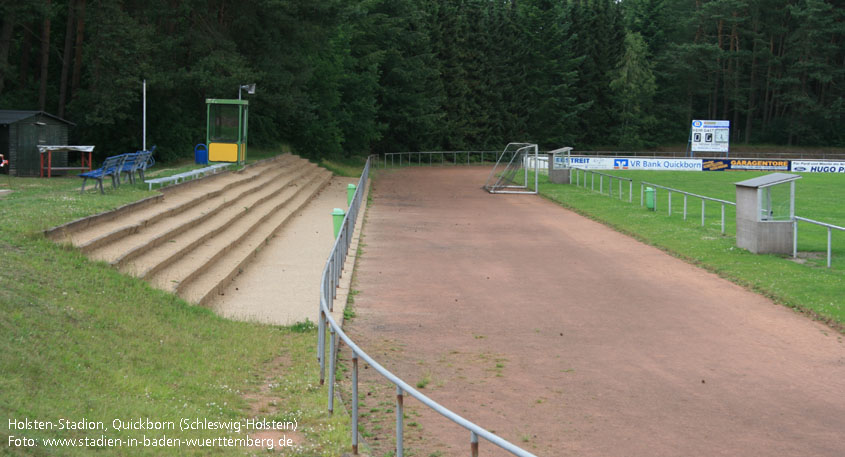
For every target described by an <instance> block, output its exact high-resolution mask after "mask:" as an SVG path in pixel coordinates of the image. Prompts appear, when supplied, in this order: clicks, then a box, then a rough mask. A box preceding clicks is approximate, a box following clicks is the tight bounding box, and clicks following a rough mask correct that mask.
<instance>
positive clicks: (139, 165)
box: [117, 146, 156, 184]
mask: <svg viewBox="0 0 845 457" xmlns="http://www.w3.org/2000/svg"><path fill="white" fill-rule="evenodd" d="M155 149H156V147H155V146H153V147H152V149H150V150H149V151H137V152H133V153H129V154H123V155H124V156H125V157H126V160H124V162H123V166H121V167H120V173H118V178H117V179H118V184H120V182H119V181H120V175H121V174H123V173H126V174H128V175H129V182H131V183H132V184H135V173H138V176H140V177H141V180H142V181H143V180H144V170H146V169H147V168H149V167H151V166H152V165H153V164H154V163H155V159H153V152H154V151H155Z"/></svg>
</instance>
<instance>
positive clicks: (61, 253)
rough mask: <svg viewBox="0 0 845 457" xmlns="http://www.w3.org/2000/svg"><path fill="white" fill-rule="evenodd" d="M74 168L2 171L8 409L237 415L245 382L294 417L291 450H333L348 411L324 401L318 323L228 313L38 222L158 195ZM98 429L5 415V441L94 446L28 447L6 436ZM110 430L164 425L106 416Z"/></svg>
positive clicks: (2, 335) (3, 392) (52, 415)
mask: <svg viewBox="0 0 845 457" xmlns="http://www.w3.org/2000/svg"><path fill="white" fill-rule="evenodd" d="M78 186H79V179H78V178H53V179H50V180H47V179H38V178H11V180H9V181H7V178H6V177H3V179H2V180H0V189H2V188H8V187H11V188H12V189H13V190H14V192H13V193H11V194H8V195H5V196H0V259H2V260H0V265H2V267H0V353H2V356H0V373H3V375H2V376H0V417H3V418H16V419H23V418H29V419H38V420H42V421H53V422H56V421H58V419H60V418H67V419H70V420H74V421H79V420H82V419H83V418H84V419H86V420H89V421H102V422H104V423H105V425H106V427H108V428H109V429H110V428H111V423H112V421H113V420H114V419H123V420H130V419H133V418H134V419H137V418H139V417H141V418H147V417H148V418H150V419H151V420H157V421H174V422H176V423H177V426H178V422H179V420H180V419H182V418H189V419H195V418H200V419H203V418H207V419H209V420H228V419H235V420H240V419H244V418H246V417H247V416H248V415H251V412H250V411H251V409H250V408H251V406H250V400H249V399H248V395H247V394H249V393H251V392H252V393H255V392H261V391H262V386H265V388H266V386H270V388H269V389H266V390H267V391H266V392H264V393H262V395H264V396H267V397H270V398H273V400H274V401H275V402H276V405H275V406H274V407H273V408H270V409H267V410H266V411H260V412H259V413H258V415H259V417H267V418H268V419H277V420H278V419H293V418H296V419H297V421H298V422H299V431H300V432H304V435H305V437H306V442H305V443H304V446H303V447H302V448H301V449H299V450H298V451H297V452H295V453H294V454H293V455H339V454H341V453H342V452H344V451H345V450H347V448H348V444H349V438H348V437H349V425H348V417H347V416H345V415H344V414H342V413H336V414H335V415H334V416H331V417H330V416H328V414H327V413H326V395H327V389H326V386H319V382H318V380H319V373H318V371H319V367H318V366H317V364H316V363H315V360H314V346H315V342H316V336H317V331H316V330H315V329H314V326H313V324H310V323H304V324H298V325H296V326H292V327H274V326H268V325H259V324H252V323H242V322H234V321H228V320H226V319H222V318H220V317H218V316H217V315H215V314H214V313H213V312H211V311H209V310H208V309H205V308H201V307H196V306H191V305H189V304H187V303H186V302H184V301H183V300H181V299H179V298H178V297H176V296H175V295H172V294H168V293H165V292H162V291H159V290H156V289H153V288H151V287H150V286H148V285H147V284H146V283H145V282H143V281H140V280H138V279H135V278H132V277H129V276H126V275H123V274H121V273H119V272H118V271H116V270H115V269H113V268H111V267H110V266H108V265H106V264H104V263H102V262H94V261H91V260H89V259H87V258H86V257H85V256H83V255H82V254H81V253H80V252H78V251H77V250H76V249H74V248H70V247H66V246H59V245H56V244H54V243H52V242H51V241H49V240H47V239H46V238H45V237H44V235H43V233H42V232H43V230H45V229H47V228H49V227H52V226H55V225H59V224H62V223H65V222H68V221H71V220H74V219H77V218H80V217H83V216H86V215H90V214H94V213H97V212H101V211H104V210H108V209H111V208H115V207H117V206H120V205H122V204H126V203H129V202H132V201H135V200H138V199H139V198H143V197H147V196H150V195H153V194H154V192H147V191H146V190H144V189H141V188H138V187H134V188H133V187H132V186H122V187H121V188H119V189H117V190H113V189H111V188H110V186H106V195H100V194H99V193H98V192H94V191H90V192H86V193H85V194H84V195H80V194H79V188H78ZM100 433H101V432H96V433H95V432H79V431H59V430H53V431H43V430H28V431H19V430H9V427H8V421H7V420H4V421H2V422H0V440H2V443H0V449H2V451H0V454H12V455H16V454H20V455H88V454H90V453H91V452H92V450H91V449H85V448H63V449H56V448H53V449H48V448H44V447H41V448H33V449H20V448H10V447H8V446H7V443H8V436H9V435H15V436H27V437H30V438H37V439H40V438H82V437H86V436H88V437H98V436H99V435H100ZM103 434H105V435H106V436H109V437H114V438H127V437H133V438H140V437H141V435H143V434H146V435H147V436H158V435H161V433H151V432H150V431H146V432H145V431H123V432H116V431H114V430H108V431H106V432H104V433H103ZM245 434H246V432H245V431H242V433H241V434H240V435H239V434H237V433H233V434H229V433H228V432H226V431H223V432H220V431H208V430H206V431H196V432H181V431H179V430H176V431H173V432H168V433H167V435H168V436H171V437H175V438H188V437H203V438H215V437H219V436H233V437H243V436H245ZM96 452H98V453H100V454H106V455H127V454H131V455H230V454H235V455H243V454H244V452H245V450H244V449H239V448H222V447H212V448H207V449H186V448H181V449H180V448H146V449H145V448H133V449H132V450H131V452H129V451H127V449H126V448H124V449H119V448H102V449H97V451H96Z"/></svg>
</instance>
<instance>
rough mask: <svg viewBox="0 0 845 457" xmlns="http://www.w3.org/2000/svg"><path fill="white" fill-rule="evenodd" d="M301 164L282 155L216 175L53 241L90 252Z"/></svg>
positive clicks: (166, 192)
mask: <svg viewBox="0 0 845 457" xmlns="http://www.w3.org/2000/svg"><path fill="white" fill-rule="evenodd" d="M302 162H306V163H307V161H304V160H303V159H300V158H298V157H295V156H292V155H290V154H285V155H282V156H279V157H278V158H276V159H275V160H271V161H267V162H266V163H262V164H260V165H257V166H252V167H248V168H245V169H243V170H241V171H238V172H230V173H220V174H216V175H212V176H209V177H206V178H202V179H199V180H196V181H192V182H191V183H190V185H186V186H180V187H177V188H172V189H165V190H164V194H165V197H164V199H163V200H162V201H160V202H159V203H156V204H152V205H148V206H146V207H144V208H141V209H139V210H136V211H132V212H128V213H125V214H120V215H118V216H116V217H114V218H111V219H106V220H103V221H102V222H97V223H93V224H90V225H85V226H82V227H81V228H80V229H78V230H72V231H70V230H66V231H63V232H62V234H61V239H55V238H54V239H55V240H56V241H60V242H61V241H68V242H71V243H73V244H74V245H75V246H79V247H80V248H82V249H83V251H85V250H92V249H95V248H96V247H98V246H99V245H102V244H107V243H109V242H112V241H114V240H116V239H119V238H121V237H123V236H126V235H127V234H131V233H134V232H135V231H137V230H138V229H139V228H142V227H144V226H147V225H149V224H152V223H155V222H156V221H159V220H161V219H164V218H167V217H170V216H172V215H174V214H178V213H180V212H182V211H185V210H187V209H190V208H191V207H193V206H195V205H197V204H199V203H201V202H202V201H204V200H205V199H207V198H212V197H214V196H216V195H219V194H221V193H223V192H225V191H227V190H230V189H232V188H235V187H237V186H241V185H244V184H247V183H249V182H250V181H252V180H254V179H257V178H259V177H260V176H263V175H264V174H267V173H272V172H273V171H274V170H276V169H277V168H279V167H283V166H285V165H287V164H295V163H302Z"/></svg>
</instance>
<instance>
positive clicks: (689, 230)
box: [540, 170, 845, 329]
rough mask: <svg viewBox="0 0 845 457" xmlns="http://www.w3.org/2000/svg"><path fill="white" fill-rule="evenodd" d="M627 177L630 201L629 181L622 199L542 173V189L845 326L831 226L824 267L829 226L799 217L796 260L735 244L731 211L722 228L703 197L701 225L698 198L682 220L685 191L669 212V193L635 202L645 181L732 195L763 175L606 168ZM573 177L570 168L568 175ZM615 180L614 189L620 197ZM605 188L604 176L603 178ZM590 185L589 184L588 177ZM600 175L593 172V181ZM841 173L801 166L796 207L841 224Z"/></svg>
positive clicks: (843, 244)
mask: <svg viewBox="0 0 845 457" xmlns="http://www.w3.org/2000/svg"><path fill="white" fill-rule="evenodd" d="M604 173H606V174H612V175H614V176H620V177H626V178H631V179H633V180H634V185H633V193H634V195H633V203H628V186H627V182H626V183H624V185H623V192H624V193H623V200H624V201H621V200H619V199H618V198H609V197H607V196H606V195H604V196H602V195H600V194H599V193H598V192H592V191H590V189H589V188H588V189H583V188H578V187H576V186H574V185H558V184H551V183H549V182H548V177H547V176H545V175H541V178H540V193H541V194H542V195H543V196H545V197H547V198H549V199H551V200H553V201H556V202H558V203H560V204H561V205H563V206H566V207H569V208H572V209H574V210H576V211H578V212H580V213H582V214H585V215H587V216H589V217H591V218H593V219H596V220H598V221H601V222H603V223H605V224H607V225H609V226H611V227H614V228H615V229H617V230H619V231H621V232H624V233H627V234H630V235H632V236H634V237H636V238H638V239H641V240H643V241H645V242H647V243H649V244H652V245H654V246H657V247H660V248H661V249H664V250H666V251H668V252H670V253H672V254H674V255H676V256H678V257H681V258H684V259H686V260H688V261H691V262H693V263H695V264H698V265H700V266H702V267H704V268H706V269H708V270H710V271H713V272H716V273H717V274H719V275H721V276H723V277H725V278H727V279H730V280H731V281H734V282H736V283H738V284H740V285H743V286H745V287H748V288H750V289H752V290H755V291H757V292H760V293H762V294H764V295H767V296H769V297H771V298H772V299H773V300H775V301H776V302H779V303H782V304H784V305H787V306H790V307H793V308H795V309H798V310H801V311H804V312H807V313H809V314H810V315H812V316H814V317H819V318H821V319H824V320H826V321H828V322H830V323H831V324H832V325H833V326H834V327H837V328H839V329H843V328H845V233H842V232H837V231H834V233H833V262H832V268H830V269H828V268H826V267H825V263H826V257H825V250H826V246H827V231H826V229H824V228H821V227H817V226H814V225H810V224H807V223H800V224H799V230H798V233H799V241H798V247H799V252H800V253H801V255H800V259H799V260H800V263H799V262H796V261H794V260H792V259H791V257H787V256H778V255H754V254H751V253H749V252H747V251H745V250H742V249H739V248H737V247H736V238H735V235H736V224H735V213H734V210H733V208H732V207H727V208H726V216H725V222H726V234H725V235H722V234H721V228H720V222H721V219H720V208H719V206H718V205H716V204H713V203H708V204H707V207H706V211H705V214H706V216H707V218H706V221H705V227H701V201H700V200H699V199H693V198H690V199H689V200H688V208H687V209H688V214H687V220H683V217H682V211H683V197H682V196H680V195H678V194H674V196H673V199H672V215H671V216H670V215H669V214H668V213H669V212H668V196H667V193H666V192H665V191H660V192H658V199H657V207H658V211H657V212H652V211H648V210H646V209H645V208H642V207H640V183H641V182H642V181H647V182H651V183H654V184H658V185H662V186H666V187H671V188H675V189H679V190H684V191H688V192H693V193H697V194H701V195H705V196H708V197H714V198H719V199H724V200H728V201H735V199H736V197H735V186H734V185H733V183H735V182H738V181H742V180H745V179H749V178H752V177H755V176H760V175H762V174H764V173H754V172H723V173H695V172H656V171H622V170H612V171H604ZM573 179H574V176H573ZM617 182H618V181H614V196H615V197H618V187H616V186H618V184H617ZM604 184H605V193H607V186H608V182H607V180H606V178H605V183H604ZM588 187H589V184H588ZM598 187H599V182H598V177H596V182H595V189H596V190H598ZM844 192H845V176H842V175H838V176H837V175H823V174H809V173H808V174H804V175H803V178H802V179H801V180H799V181H798V182H797V184H796V214H797V215H798V216H802V217H806V218H810V219H815V220H819V221H823V222H828V223H831V224H836V225H839V226H845V205H842V203H841V201H842V197H841V196H842V195H843V193H844Z"/></svg>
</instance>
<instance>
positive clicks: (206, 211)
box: [83, 163, 308, 266]
mask: <svg viewBox="0 0 845 457" xmlns="http://www.w3.org/2000/svg"><path fill="white" fill-rule="evenodd" d="M307 169H308V168H307V167H303V166H301V164H294V163H286V164H284V165H282V167H280V168H276V169H273V170H274V171H273V172H272V173H263V174H262V175H260V176H257V177H255V178H254V179H251V180H249V182H248V183H245V184H243V185H239V186H234V187H232V188H229V189H227V191H226V192H216V193H217V195H215V196H213V197H210V198H207V199H204V200H202V201H201V202H200V203H199V204H196V205H194V206H193V207H191V208H188V209H186V210H184V211H182V212H181V213H179V214H174V215H172V216H171V217H166V218H159V219H157V220H155V221H153V222H150V223H147V224H144V225H141V224H138V225H136V226H135V227H136V228H135V229H134V230H131V232H129V233H125V234H124V235H123V236H122V237H119V238H115V239H112V240H109V242H107V243H99V245H98V246H96V247H94V248H93V249H91V248H88V249H85V248H83V251H84V252H87V254H88V256H89V257H91V258H93V259H97V260H104V261H106V262H110V263H112V264H114V265H118V266H119V265H121V264H123V263H126V262H127V261H129V260H131V259H133V258H135V257H137V256H139V255H141V254H143V253H144V252H146V251H147V250H149V249H152V248H154V247H156V246H159V245H161V244H162V243H164V242H166V241H167V240H169V239H170V238H172V237H174V236H176V235H178V234H179V233H182V232H184V231H186V230H188V229H190V228H191V227H194V226H196V225H198V224H201V223H203V222H204V221H206V220H207V219H209V218H211V217H212V216H214V215H215V214H217V213H219V212H220V211H223V210H224V209H226V208H228V207H230V206H234V205H237V204H240V201H241V200H243V199H244V198H247V197H248V196H249V195H252V194H253V193H255V192H260V191H261V189H264V188H266V187H267V186H274V185H283V184H284V183H287V182H289V181H292V180H294V179H296V177H297V176H298V174H300V173H304V172H306V171H307Z"/></svg>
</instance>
